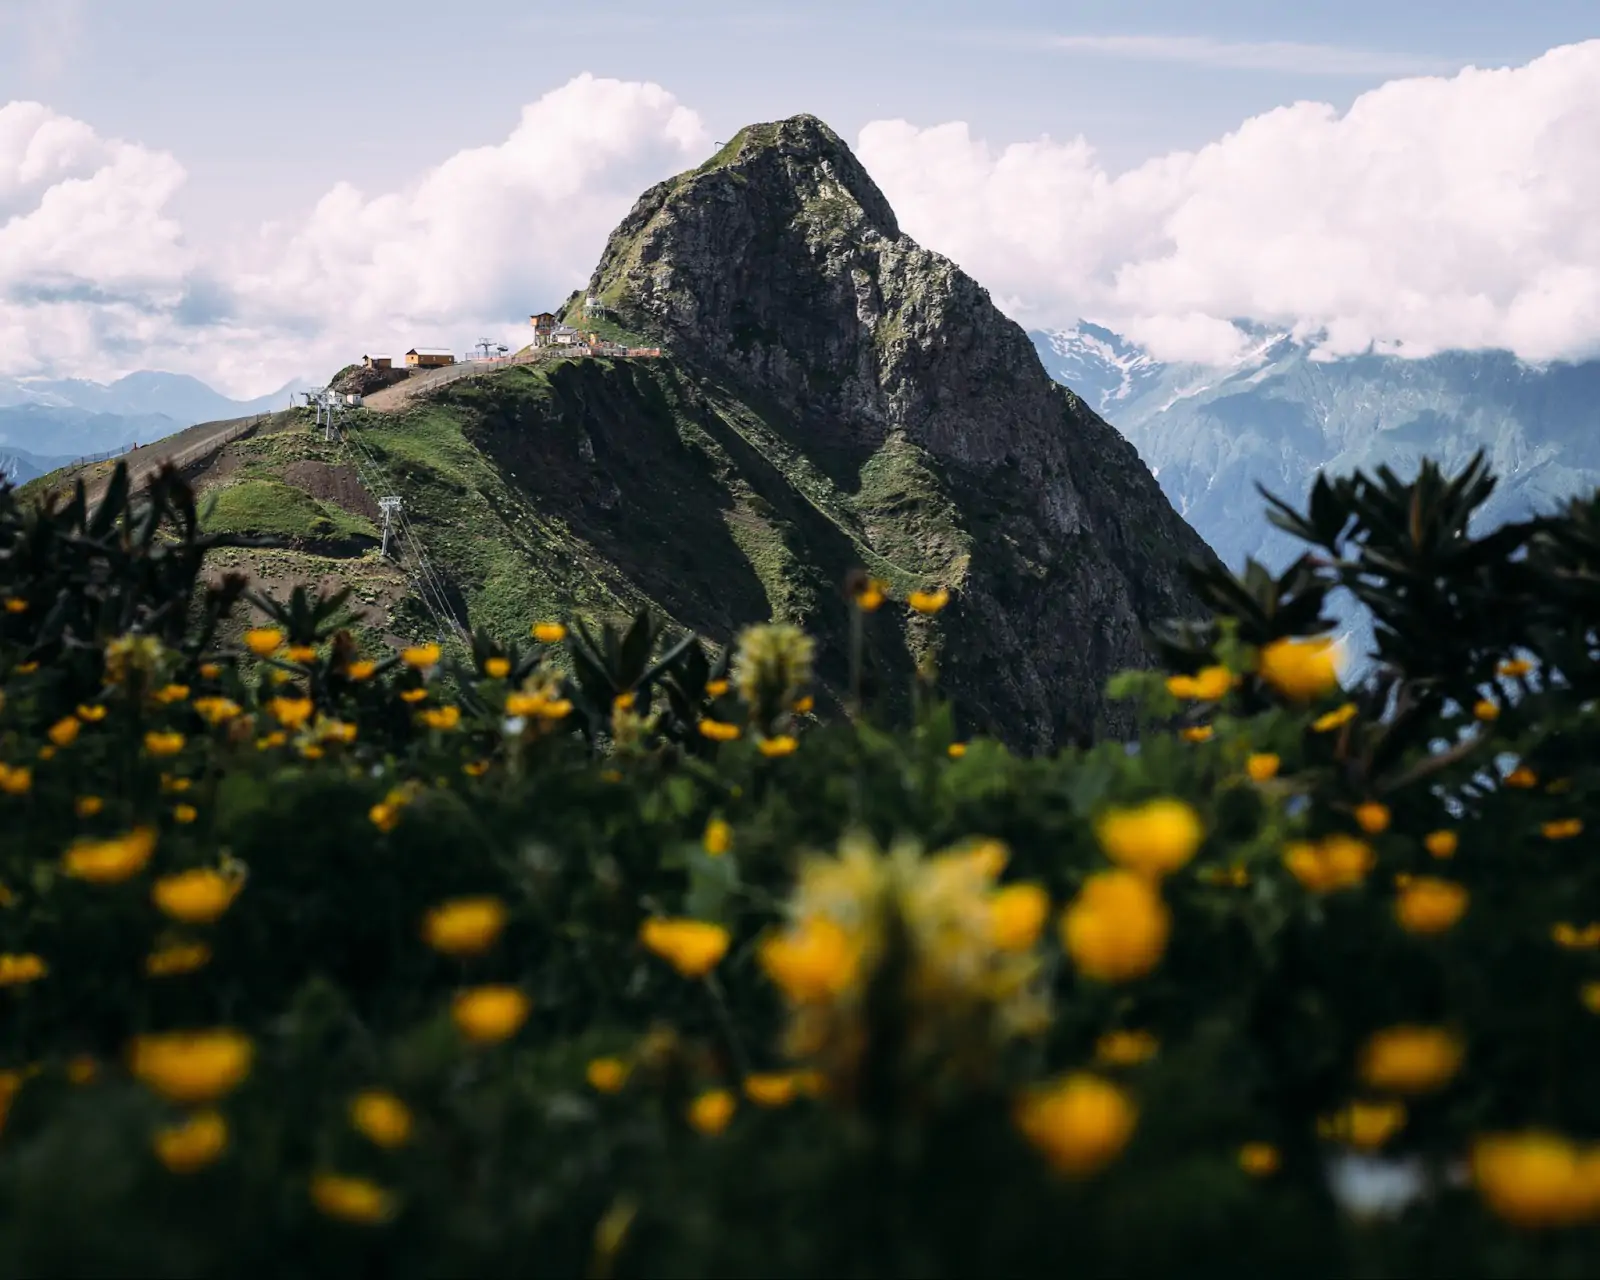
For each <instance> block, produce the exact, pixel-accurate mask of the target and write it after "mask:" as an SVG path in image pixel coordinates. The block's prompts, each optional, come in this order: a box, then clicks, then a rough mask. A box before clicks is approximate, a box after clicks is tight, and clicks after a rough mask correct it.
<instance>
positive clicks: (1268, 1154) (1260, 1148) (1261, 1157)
mask: <svg viewBox="0 0 1600 1280" xmlns="http://www.w3.org/2000/svg"><path fill="white" fill-rule="evenodd" d="M1281 1163H1282V1159H1281V1157H1280V1156H1279V1155H1278V1148H1277V1147H1275V1146H1273V1145H1272V1144H1271V1143H1270V1142H1247V1143H1245V1144H1244V1146H1242V1147H1240V1148H1239V1167H1240V1168H1241V1169H1243V1170H1244V1171H1245V1172H1246V1173H1248V1174H1249V1175H1250V1176H1251V1177H1252V1178H1268V1177H1271V1176H1272V1175H1273V1174H1275V1173H1277V1172H1278V1166H1279V1165H1280V1164H1281Z"/></svg>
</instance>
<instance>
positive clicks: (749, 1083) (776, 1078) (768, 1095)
mask: <svg viewBox="0 0 1600 1280" xmlns="http://www.w3.org/2000/svg"><path fill="white" fill-rule="evenodd" d="M799 1092H800V1081H799V1078H798V1077H797V1076H796V1075H795V1073H794V1072H792V1071H753V1072H751V1073H750V1074H749V1075H747V1076H746V1077H745V1078H744V1096H745V1097H747V1098H749V1099H750V1101H751V1102H753V1103H755V1104H756V1106H758V1107H786V1106H788V1105H789V1104H790V1103H791V1102H793V1101H794V1100H795V1096H796V1095H797V1094H798V1093H799Z"/></svg>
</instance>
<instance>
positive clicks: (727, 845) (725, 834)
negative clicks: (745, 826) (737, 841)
mask: <svg viewBox="0 0 1600 1280" xmlns="http://www.w3.org/2000/svg"><path fill="white" fill-rule="evenodd" d="M700 842H701V844H702V845H704V846H705V851H706V852H707V853H708V854H710V855H711V856H712V857H713V858H720V857H721V856H722V855H723V854H725V853H727V852H728V850H729V849H731V848H733V828H732V827H730V826H729V825H728V824H727V823H726V822H724V821H723V820H722V819H721V818H713V819H711V821H710V822H708V823H706V830H705V834H704V835H703V836H701V838H700Z"/></svg>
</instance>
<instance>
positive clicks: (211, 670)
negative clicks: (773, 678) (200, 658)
mask: <svg viewBox="0 0 1600 1280" xmlns="http://www.w3.org/2000/svg"><path fill="white" fill-rule="evenodd" d="M221 674H222V667H221V666H220V665H219V664H217V663H215V662H202V663H201V664H200V678H201V679H202V680H215V679H216V678H217V677H218V676H220V675H221Z"/></svg>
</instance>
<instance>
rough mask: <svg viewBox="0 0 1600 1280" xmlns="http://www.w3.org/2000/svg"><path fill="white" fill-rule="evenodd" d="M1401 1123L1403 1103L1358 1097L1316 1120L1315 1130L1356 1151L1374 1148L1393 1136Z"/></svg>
mask: <svg viewBox="0 0 1600 1280" xmlns="http://www.w3.org/2000/svg"><path fill="white" fill-rule="evenodd" d="M1405 1122H1406V1108H1405V1104H1404V1103H1403V1102H1367V1101H1359V1100H1358V1101H1355V1102H1352V1103H1350V1104H1349V1105H1348V1106H1346V1107H1345V1108H1344V1109H1343V1110H1341V1111H1338V1112H1335V1113H1334V1114H1333V1115H1330V1116H1323V1117H1322V1118H1321V1119H1320V1120H1319V1121H1318V1122H1317V1132H1318V1133H1320V1134H1321V1135H1322V1136H1323V1137H1324V1138H1328V1139H1330V1140H1331V1141H1334V1142H1343V1143H1346V1144H1348V1145H1349V1146H1352V1147H1354V1148H1356V1150H1358V1151H1376V1150H1378V1148H1380V1147H1382V1146H1383V1145H1384V1144H1385V1143H1386V1142H1388V1141H1389V1139H1390V1138H1392V1137H1394V1135H1395V1134H1396V1133H1398V1132H1399V1131H1400V1129H1401V1127H1402V1126H1404V1124H1405Z"/></svg>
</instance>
